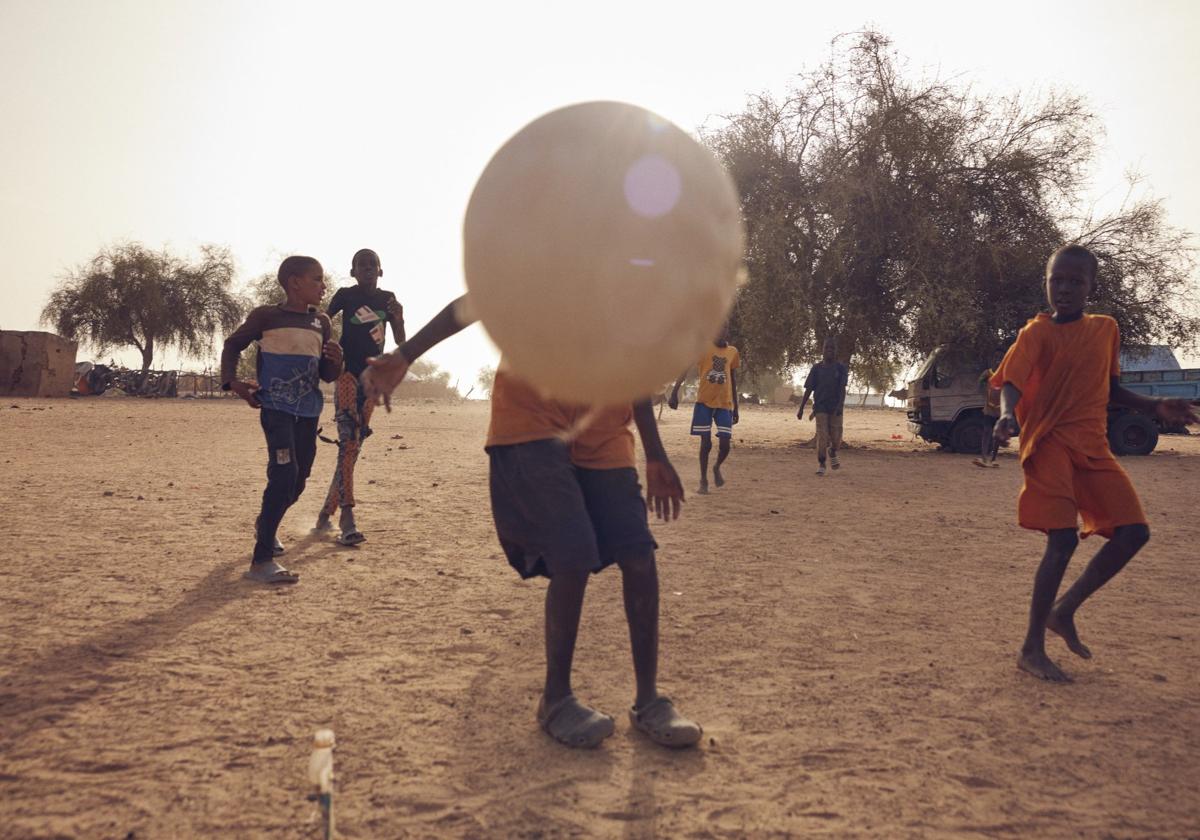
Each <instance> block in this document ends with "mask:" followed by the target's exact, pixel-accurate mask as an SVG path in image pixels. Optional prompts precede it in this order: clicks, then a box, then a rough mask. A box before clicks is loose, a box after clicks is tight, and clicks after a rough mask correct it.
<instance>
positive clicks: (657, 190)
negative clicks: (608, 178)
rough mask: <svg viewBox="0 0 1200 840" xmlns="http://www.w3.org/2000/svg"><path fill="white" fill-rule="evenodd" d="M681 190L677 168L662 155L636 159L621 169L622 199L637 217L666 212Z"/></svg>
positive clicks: (675, 202) (673, 203) (655, 215)
mask: <svg viewBox="0 0 1200 840" xmlns="http://www.w3.org/2000/svg"><path fill="white" fill-rule="evenodd" d="M682 192H683V180H682V179H681V178H680V177H679V170H678V169H676V168H675V165H674V164H673V163H671V162H670V161H669V160H667V159H666V158H664V157H663V156H662V155H646V156H645V157H641V158H638V159H637V160H636V161H634V163H633V166H631V167H629V169H628V170H627V171H626V172H625V201H626V202H628V204H629V206H630V208H632V210H633V212H635V213H637V214H638V215H639V216H645V217H647V218H651V219H653V218H657V217H659V216H664V215H666V214H667V213H670V212H671V210H672V209H674V207H675V205H676V204H678V203H679V196H680V194H681V193H682Z"/></svg>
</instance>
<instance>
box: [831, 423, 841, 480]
mask: <svg viewBox="0 0 1200 840" xmlns="http://www.w3.org/2000/svg"><path fill="white" fill-rule="evenodd" d="M841 448H842V414H841V412H834V413H833V414H830V415H829V466H831V467H833V468H834V469H835V470H836V469H839V468H840V467H841V466H842V465H841V464H840V463H839V462H838V450H839V449H841Z"/></svg>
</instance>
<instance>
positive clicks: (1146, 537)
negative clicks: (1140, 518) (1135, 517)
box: [1113, 522, 1150, 553]
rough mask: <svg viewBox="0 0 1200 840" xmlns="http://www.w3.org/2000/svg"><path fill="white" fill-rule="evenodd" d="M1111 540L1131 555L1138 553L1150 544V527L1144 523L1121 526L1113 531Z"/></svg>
mask: <svg viewBox="0 0 1200 840" xmlns="http://www.w3.org/2000/svg"><path fill="white" fill-rule="evenodd" d="M1113 539H1114V540H1117V541H1119V542H1120V543H1121V544H1122V545H1123V546H1125V548H1126V549H1128V550H1129V551H1130V552H1131V553H1134V552H1137V551H1140V550H1141V549H1142V547H1143V546H1144V545H1145V544H1146V543H1148V542H1150V526H1149V525H1146V524H1144V523H1141V522H1139V523H1137V524H1136V525H1122V526H1120V527H1119V528H1117V529H1116V530H1115V531H1113Z"/></svg>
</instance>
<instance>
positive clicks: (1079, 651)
mask: <svg viewBox="0 0 1200 840" xmlns="http://www.w3.org/2000/svg"><path fill="white" fill-rule="evenodd" d="M1046 629H1047V630H1050V631H1052V632H1054V633H1057V634H1058V635H1060V636H1062V638H1063V641H1064V642H1066V643H1067V648H1068V649H1070V651H1071V653H1073V654H1075V655H1076V656H1078V657H1079V658H1080V659H1091V658H1092V652H1091V651H1090V650H1088V646H1087V645H1085V644H1084V643H1083V642H1081V641H1079V633H1078V631H1076V630H1075V616H1073V615H1066V614H1063V613H1060V612H1059V611H1058V610H1057V609H1053V610H1051V611H1050V616H1049V617H1048V618H1047V619H1046Z"/></svg>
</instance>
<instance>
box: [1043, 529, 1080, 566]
mask: <svg viewBox="0 0 1200 840" xmlns="http://www.w3.org/2000/svg"><path fill="white" fill-rule="evenodd" d="M1046 547H1047V549H1048V550H1049V553H1052V554H1057V555H1060V556H1064V557H1066V559H1068V560H1069V559H1071V555H1072V554H1074V553H1075V549H1076V548H1078V547H1079V533H1078V532H1077V531H1076V530H1075V529H1074V528H1059V529H1057V530H1054V531H1051V532H1050V534H1049V537H1048V540H1047V546H1046Z"/></svg>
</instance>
